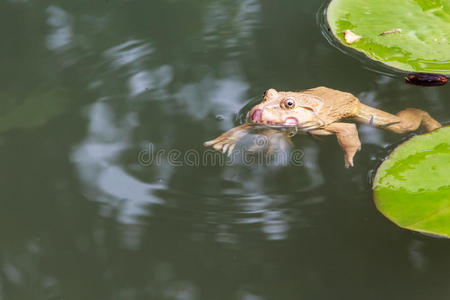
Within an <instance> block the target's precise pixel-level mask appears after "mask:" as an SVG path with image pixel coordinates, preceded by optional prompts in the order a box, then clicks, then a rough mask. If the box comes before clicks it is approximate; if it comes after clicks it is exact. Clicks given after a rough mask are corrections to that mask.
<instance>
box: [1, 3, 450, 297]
mask: <svg viewBox="0 0 450 300" xmlns="http://www.w3.org/2000/svg"><path fill="white" fill-rule="evenodd" d="M321 4H322V3H321V2H320V1H313V0H310V1H305V0H303V1H298V0H279V1H267V0H261V1H257V0H241V1H237V0H205V1H174V0H151V1H143V0H142V1H118V0H107V1H69V0H61V1H47V0H40V1H37V0H23V1H19V0H14V1H13V0H9V1H3V2H2V3H0V36H1V38H2V43H1V46H0V65H1V66H2V67H1V69H0V74H1V81H0V87H1V89H0V96H1V98H0V107H1V110H0V132H1V136H0V166H1V168H0V177H1V179H0V183H1V197H0V207H2V209H1V212H0V214H1V216H0V224H1V226H0V254H1V256H0V258H1V260H0V296H1V299H8V300H9V299H84V300H87V299H95V300H99V299H105V300H106V299H158V300H159V299H161V300H162V299H183V300H188V299H205V300H213V299H214V300H215V299H224V300H230V299H239V300H241V299H242V300H266V299H276V300H280V299H381V298H382V299H446V298H449V297H450V284H449V283H450V282H449V278H450V256H449V253H450V244H449V242H448V240H441V239H436V238H432V237H427V236H423V235H421V234H418V233H414V232H408V231H406V230H403V229H400V228H398V227H396V226H395V225H394V224H392V223H391V222H389V221H388V220H387V219H385V218H384V217H383V216H382V215H381V214H379V213H378V212H377V211H376V209H375V206H374V204H373V202H372V194H371V189H370V177H371V174H372V171H373V169H374V168H376V166H377V165H378V164H379V163H380V161H381V159H382V158H383V157H384V156H385V155H386V154H387V153H388V150H389V149H390V148H391V147H392V146H393V145H395V144H397V143H399V142H401V141H402V140H403V139H404V138H405V136H398V135H394V134H391V133H387V132H382V131H379V130H376V129H372V128H369V127H366V126H360V128H359V132H360V137H361V140H362V142H363V149H362V151H361V152H360V153H359V154H357V157H356V159H355V163H356V166H355V167H354V168H353V169H351V170H347V169H345V168H344V166H343V165H344V162H343V154H342V151H341V150H340V148H339V146H338V144H337V142H336V141H335V138H334V137H324V138H321V139H320V140H315V139H312V138H310V137H308V136H297V137H295V139H294V142H295V149H299V150H302V151H303V153H304V156H303V165H302V166H295V165H292V164H288V165H286V166H282V165H258V164H253V165H250V166H246V165H243V164H235V165H227V166H220V165H212V164H199V165H189V164H186V163H184V164H182V165H178V164H175V165H174V164H173V163H170V161H169V160H168V151H170V150H173V149H176V150H177V151H179V153H181V155H184V154H185V153H186V152H188V151H191V150H195V151H198V153H202V151H204V148H203V147H202V143H203V142H204V141H205V140H208V139H211V138H213V137H215V136H217V135H219V134H220V133H221V132H222V131H224V130H227V129H229V128H231V127H232V126H234V125H237V124H238V123H239V118H240V115H239V114H240V112H241V113H242V109H243V108H244V110H245V107H247V106H248V104H249V103H252V102H255V101H258V99H260V97H261V95H262V93H263V92H264V90H266V89H268V88H270V87H273V88H276V89H279V90H300V89H305V88H310V87H315V86H320V85H325V86H328V87H330V88H335V89H339V90H343V91H348V92H351V93H353V94H355V95H356V96H358V97H359V98H360V100H361V101H362V102H364V103H366V104H369V105H373V106H376V107H378V108H380V109H382V110H386V111H390V112H396V111H399V110H401V109H403V108H405V107H408V106H412V107H417V108H422V109H424V110H426V111H428V112H429V113H430V114H431V115H432V116H434V117H435V118H436V119H438V120H440V121H442V122H446V121H448V112H449V102H448V99H449V96H450V90H449V89H448V87H437V88H422V87H415V86H409V85H406V84H404V83H403V79H402V76H403V75H401V74H390V75H389V76H388V75H384V74H383V72H374V71H373V70H372V69H373V68H372V67H368V66H367V65H365V64H363V63H361V62H360V61H359V60H358V59H355V58H354V57H352V56H348V55H345V54H343V53H341V52H340V51H338V50H337V49H336V48H334V47H332V46H331V45H330V44H329V43H328V42H327V41H326V39H325V38H324V37H323V36H322V34H321V32H320V28H319V26H318V25H317V24H316V20H315V15H316V12H317V11H318V10H319V7H320V5H321ZM407 136H408V135H407ZM149 145H151V147H153V148H152V149H153V150H155V151H156V150H162V151H165V152H164V153H165V154H164V155H163V156H162V159H161V160H160V161H159V162H153V163H147V164H145V163H142V161H140V160H139V153H142V151H143V150H146V149H149ZM182 161H183V160H181V162H182Z"/></svg>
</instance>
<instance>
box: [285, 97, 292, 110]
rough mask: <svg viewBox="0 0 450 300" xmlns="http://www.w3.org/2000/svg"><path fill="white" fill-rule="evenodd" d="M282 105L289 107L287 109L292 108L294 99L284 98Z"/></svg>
mask: <svg viewBox="0 0 450 300" xmlns="http://www.w3.org/2000/svg"><path fill="white" fill-rule="evenodd" d="M283 106H284V107H285V108H289V109H291V108H294V107H295V101H294V99H292V98H287V99H286V100H284V102H283Z"/></svg>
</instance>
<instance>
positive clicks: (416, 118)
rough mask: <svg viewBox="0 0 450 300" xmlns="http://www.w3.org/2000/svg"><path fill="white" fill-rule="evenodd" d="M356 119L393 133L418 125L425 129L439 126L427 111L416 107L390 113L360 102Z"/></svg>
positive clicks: (413, 128)
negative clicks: (394, 113) (393, 113)
mask: <svg viewBox="0 0 450 300" xmlns="http://www.w3.org/2000/svg"><path fill="white" fill-rule="evenodd" d="M356 119H357V120H358V121H360V122H363V123H366V124H369V125H371V126H375V127H379V128H383V129H387V130H390V131H393V132H395V133H406V132H410V131H414V130H417V129H418V128H419V127H423V128H424V129H425V130H427V131H432V130H435V129H437V128H440V127H441V124H440V123H439V122H438V121H436V120H435V119H433V118H432V117H431V116H430V115H429V114H428V113H427V112H425V111H423V110H420V109H416V108H407V109H404V110H402V111H400V112H398V113H397V114H396V115H392V114H390V113H387V112H384V111H381V110H379V109H376V108H373V107H370V106H367V105H364V104H361V108H360V111H359V114H358V116H357V118H356Z"/></svg>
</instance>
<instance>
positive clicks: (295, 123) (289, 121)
mask: <svg viewBox="0 0 450 300" xmlns="http://www.w3.org/2000/svg"><path fill="white" fill-rule="evenodd" d="M283 125H284V126H298V119H297V118H296V117H288V118H286V119H285V120H284V123H283Z"/></svg>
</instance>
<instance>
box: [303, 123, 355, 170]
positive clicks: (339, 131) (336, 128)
mask: <svg viewBox="0 0 450 300" xmlns="http://www.w3.org/2000/svg"><path fill="white" fill-rule="evenodd" d="M310 133H312V134H318V135H330V134H336V137H337V140H338V142H339V145H340V146H341V148H342V150H344V162H345V167H346V168H348V167H353V157H354V156H355V154H356V152H358V151H359V150H361V142H360V140H359V137H358V130H357V129H356V125H355V124H352V123H332V124H330V125H327V126H325V127H323V128H322V129H319V130H313V131H310Z"/></svg>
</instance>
